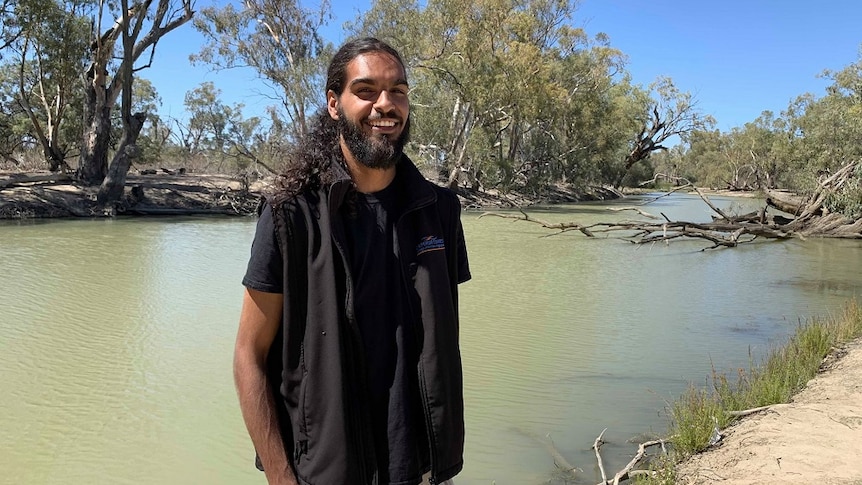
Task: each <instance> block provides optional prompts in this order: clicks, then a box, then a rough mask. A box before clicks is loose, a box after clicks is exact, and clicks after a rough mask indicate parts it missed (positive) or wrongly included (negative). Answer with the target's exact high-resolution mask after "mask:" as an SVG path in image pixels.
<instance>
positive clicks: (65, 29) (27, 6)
mask: <svg viewBox="0 0 862 485" xmlns="http://www.w3.org/2000/svg"><path fill="white" fill-rule="evenodd" d="M89 11H90V7H89V6H88V4H87V3H86V2H83V1H66V2H62V1H56V0H21V1H20V2H18V3H17V4H15V6H14V10H13V12H12V15H11V16H7V15H5V13H4V17H6V18H4V22H5V21H8V22H10V23H9V24H4V39H5V42H7V45H6V48H5V55H4V57H3V59H2V64H3V66H4V69H3V71H2V77H0V83H2V84H3V85H4V88H3V91H4V93H5V96H6V97H7V100H6V104H9V98H11V99H12V100H14V103H15V106H14V112H15V113H18V114H19V115H20V116H22V117H24V118H26V119H27V120H28V125H29V127H28V129H27V135H28V136H29V137H32V139H33V140H35V141H36V143H37V144H38V146H39V147H40V148H41V151H42V154H43V156H44V159H45V160H46V161H47V162H48V165H49V168H50V169H51V170H52V171H56V170H59V169H60V168H61V167H68V165H67V163H66V158H67V156H68V155H69V151H70V150H71V147H72V146H74V145H75V144H76V143H77V140H78V139H79V137H80V123H79V119H80V117H79V116H75V115H76V114H80V105H81V95H80V91H81V90H80V84H79V76H80V73H81V71H82V70H83V66H84V59H85V53H86V45H87V29H88V22H87V18H86V15H87V13H88V12H89Z"/></svg>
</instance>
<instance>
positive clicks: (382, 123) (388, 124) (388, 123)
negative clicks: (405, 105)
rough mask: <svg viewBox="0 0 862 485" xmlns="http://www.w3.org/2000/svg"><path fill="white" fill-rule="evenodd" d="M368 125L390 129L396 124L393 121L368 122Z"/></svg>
mask: <svg viewBox="0 0 862 485" xmlns="http://www.w3.org/2000/svg"><path fill="white" fill-rule="evenodd" d="M368 124H369V125H371V126H373V127H375V128H392V127H394V126H395V125H396V124H398V122H396V121H395V120H368Z"/></svg>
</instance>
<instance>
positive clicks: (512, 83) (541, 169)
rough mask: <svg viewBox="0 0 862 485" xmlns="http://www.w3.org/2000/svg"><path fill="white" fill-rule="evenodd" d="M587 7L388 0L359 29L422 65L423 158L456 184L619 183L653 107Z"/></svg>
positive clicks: (414, 72) (418, 80)
mask: <svg viewBox="0 0 862 485" xmlns="http://www.w3.org/2000/svg"><path fill="white" fill-rule="evenodd" d="M575 11H576V4H575V2H571V1H567V0H545V1H539V2H526V1H522V0H484V1H479V2H472V3H463V2H451V1H446V0H432V1H429V2H424V3H421V4H420V3H419V2H415V1H411V0H378V1H376V2H374V4H373V5H372V8H371V9H370V10H369V12H367V13H366V14H365V15H363V16H362V17H361V18H359V19H358V20H357V21H356V22H354V24H353V25H352V30H353V32H354V33H355V34H356V35H377V36H380V37H382V38H384V39H385V40H388V41H390V42H392V43H393V44H394V45H397V46H399V48H400V49H401V50H402V54H403V55H404V57H405V59H406V61H407V62H408V64H409V65H410V67H411V73H410V76H411V101H412V103H413V109H414V113H415V114H416V116H415V119H416V120H417V121H416V123H415V130H414V133H413V140H414V144H413V147H414V150H415V151H416V152H417V155H418V156H419V157H420V158H422V159H424V161H425V162H426V163H427V164H428V165H430V166H432V167H433V168H434V169H435V170H436V171H438V172H440V173H441V174H444V176H445V177H447V178H448V179H449V182H450V183H452V184H454V183H458V182H459V180H458V178H459V177H464V178H465V179H464V180H461V181H460V182H461V183H468V184H471V185H474V186H482V187H497V188H502V189H504V190H505V189H507V188H509V187H511V186H514V185H517V186H520V187H524V188H528V189H529V188H533V189H534V190H540V189H541V187H542V186H544V185H545V184H549V183H556V182H566V183H569V184H575V185H585V184H586V183H593V182H597V181H598V182H607V183H611V182H613V181H614V180H616V179H617V178H618V177H619V176H620V175H621V174H622V173H623V172H624V171H625V168H624V167H623V160H624V159H625V156H626V154H627V153H628V149H629V145H630V144H631V140H632V139H633V137H634V135H635V134H636V133H637V131H638V129H639V126H638V119H640V118H643V116H644V114H645V113H646V109H647V106H648V105H649V102H648V100H649V96H648V95H647V94H646V92H645V91H643V90H640V89H638V88H636V87H633V86H631V84H630V82H629V79H628V77H627V76H625V74H624V56H623V55H622V53H621V52H620V51H619V50H617V49H614V48H612V47H611V46H610V44H609V42H608V39H607V36H605V35H603V34H599V35H597V36H595V38H593V39H590V38H589V37H588V36H587V35H586V33H585V32H584V31H583V30H581V29H578V28H574V27H573V24H574V23H575V22H574V14H575Z"/></svg>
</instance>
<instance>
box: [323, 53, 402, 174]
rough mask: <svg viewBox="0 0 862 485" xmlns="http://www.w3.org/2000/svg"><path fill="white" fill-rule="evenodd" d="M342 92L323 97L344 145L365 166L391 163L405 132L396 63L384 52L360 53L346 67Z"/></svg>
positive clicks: (398, 66)
mask: <svg viewBox="0 0 862 485" xmlns="http://www.w3.org/2000/svg"><path fill="white" fill-rule="evenodd" d="M345 71H346V82H345V88H344V92H342V93H341V94H340V95H338V94H336V93H334V92H332V91H330V92H329V93H327V105H328V108H329V114H330V116H332V117H333V118H334V119H336V120H338V125H339V129H340V133H341V137H342V139H343V141H344V145H345V146H346V148H347V150H349V151H350V154H351V155H352V156H353V157H354V158H355V159H356V160H357V161H358V162H359V163H361V164H363V165H365V166H366V167H369V168H382V169H385V168H389V167H392V166H394V165H395V163H396V162H397V161H398V157H399V156H400V155H401V151H402V149H403V147H404V144H405V143H406V142H407V138H408V136H409V132H410V121H409V117H410V103H409V100H408V98H407V92H408V86H407V80H406V75H405V73H404V70H403V69H402V67H401V64H400V63H399V62H398V61H397V60H396V59H395V58H394V57H392V56H390V55H389V54H387V53H385V52H369V53H366V54H360V55H359V56H357V57H356V58H354V59H353V60H352V61H350V62H349V63H348V64H347V68H346V70H345Z"/></svg>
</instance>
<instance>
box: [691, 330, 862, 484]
mask: <svg viewBox="0 0 862 485" xmlns="http://www.w3.org/2000/svg"><path fill="white" fill-rule="evenodd" d="M838 357H839V358H834V359H832V360H827V362H828V363H827V364H826V365H825V366H824V367H825V370H823V371H822V372H820V373H819V374H818V375H817V376H815V377H814V379H812V380H811V381H809V382H808V385H807V386H806V387H805V389H803V390H802V391H801V392H800V393H799V394H797V395H796V396H795V397H794V398H793V401H792V402H791V403H789V404H779V405H775V406H773V407H771V408H770V409H769V410H767V411H763V412H761V413H759V414H756V415H752V416H749V417H747V418H744V419H742V420H740V421H739V422H737V423H736V424H734V425H733V426H731V427H730V428H728V429H727V430H725V431H724V433H723V434H724V438H723V439H722V441H721V442H720V443H719V444H718V445H717V446H716V447H715V448H712V449H710V450H708V451H706V452H704V453H701V454H699V455H696V456H694V457H692V458H691V459H690V460H688V461H687V462H685V463H684V464H683V465H682V466H681V467H680V468H679V470H678V471H679V474H678V480H677V483H679V484H686V485H688V484H704V485H710V484H719V483H720V484H722V485H754V484H800V485H801V484H806V485H808V484H820V483H828V484H831V485H839V484H840V485H862V340H857V341H855V342H853V343H852V344H850V345H848V346H847V347H846V348H845V349H843V350H841V351H839V352H838Z"/></svg>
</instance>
